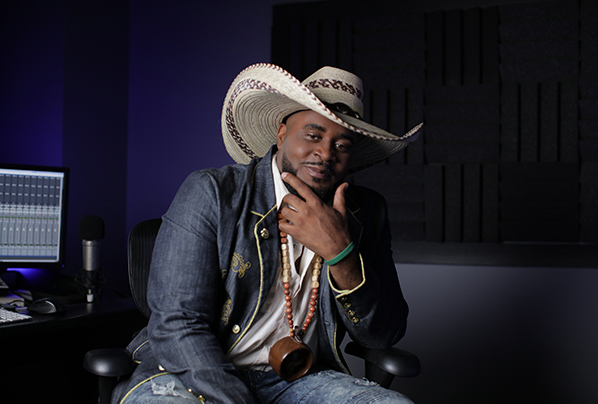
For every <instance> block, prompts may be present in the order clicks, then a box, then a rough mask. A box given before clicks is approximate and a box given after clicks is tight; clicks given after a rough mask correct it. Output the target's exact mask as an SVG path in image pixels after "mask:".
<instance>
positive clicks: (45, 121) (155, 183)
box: [0, 0, 292, 292]
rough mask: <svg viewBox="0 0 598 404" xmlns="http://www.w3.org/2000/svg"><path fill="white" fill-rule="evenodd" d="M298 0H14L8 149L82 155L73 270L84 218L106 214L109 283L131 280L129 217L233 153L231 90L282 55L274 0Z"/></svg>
mask: <svg viewBox="0 0 598 404" xmlns="http://www.w3.org/2000/svg"><path fill="white" fill-rule="evenodd" d="M291 1H292V0H289V1H275V0H262V1H259V2H246V1H242V0H230V1H226V2H220V3H216V2H214V3H211V2H204V1H187V0H176V1H169V2H166V1H158V0H149V1H141V0H130V1H122V0H103V1H80V0H57V1H52V2H47V1H28V2H22V1H19V0H9V1H4V2H2V4H1V5H0V30H1V31H0V32H1V36H0V58H1V61H0V139H1V143H0V161H2V162H8V163H21V164H38V165H58V166H61V165H64V166H68V167H70V168H71V191H70V197H69V219H68V220H69V223H68V234H67V237H68V245H67V266H66V270H65V272H66V274H67V275H74V274H76V273H77V272H78V271H79V270H80V269H81V242H80V240H79V239H78V238H77V227H78V223H79V220H80V219H81V217H83V216H84V215H87V214H96V215H99V216H101V217H102V218H103V219H104V222H105V223H106V238H105V239H104V240H103V241H102V243H101V265H102V268H103V269H104V272H105V273H106V277H107V278H108V283H109V285H108V286H109V287H112V288H115V289H117V290H120V291H122V292H127V291H128V286H127V278H126V238H127V234H128V232H129V230H130V229H131V228H132V227H133V225H134V224H136V223H138V222H139V221H142V220H144V219H148V218H153V217H159V216H160V215H162V214H163V213H164V211H165V210H166V209H167V208H168V206H169V204H170V201H171V200H172V197H173V196H174V194H175V192H176V190H177V189H178V187H179V185H180V184H181V182H182V181H183V180H184V178H185V177H186V176H187V175H188V174H189V173H190V172H191V171H193V170H197V169H201V168H207V167H218V166H222V165H224V164H228V163H231V162H232V160H231V159H230V157H228V155H227V154H226V151H225V149H224V146H223V144H222V140H221V131H220V111H221V107H222V101H223V99H224V96H225V94H226V90H227V89H228V86H229V85H230V83H231V82H232V80H233V79H234V77H235V75H236V74H237V73H238V72H240V71H241V70H242V69H243V68H245V67H246V66H248V65H250V64H252V63H256V62H267V61H269V60H270V31H271V25H272V21H271V20H272V5H273V4H274V3H275V2H276V3H284V2H291Z"/></svg>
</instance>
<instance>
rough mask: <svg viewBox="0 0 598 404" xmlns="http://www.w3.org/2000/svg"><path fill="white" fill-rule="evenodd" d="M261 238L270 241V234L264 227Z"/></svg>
mask: <svg viewBox="0 0 598 404" xmlns="http://www.w3.org/2000/svg"><path fill="white" fill-rule="evenodd" d="M260 236H262V238H263V239H264V240H268V239H269V238H270V232H269V231H268V229H266V228H265V227H264V228H263V229H262V230H260Z"/></svg>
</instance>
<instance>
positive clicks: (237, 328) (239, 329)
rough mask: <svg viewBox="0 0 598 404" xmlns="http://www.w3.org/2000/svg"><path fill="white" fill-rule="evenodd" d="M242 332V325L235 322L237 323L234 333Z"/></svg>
mask: <svg viewBox="0 0 598 404" xmlns="http://www.w3.org/2000/svg"><path fill="white" fill-rule="evenodd" d="M240 332H241V327H239V324H235V325H234V326H233V333H234V334H238V333H240Z"/></svg>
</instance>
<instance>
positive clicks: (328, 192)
mask: <svg viewBox="0 0 598 404" xmlns="http://www.w3.org/2000/svg"><path fill="white" fill-rule="evenodd" d="M282 172H287V173H291V174H293V175H294V176H295V177H296V176H297V169H296V168H295V167H293V165H292V164H291V162H290V161H289V159H288V158H287V156H286V154H283V155H282ZM315 181H316V182H317V179H315ZM284 185H286V187H287V189H288V190H289V192H290V193H291V194H293V195H295V196H298V197H299V198H301V199H303V197H302V196H301V195H299V192H297V190H296V189H295V188H293V187H292V186H291V185H290V184H289V183H287V182H285V183H284ZM337 185H338V184H335V186H334V187H332V188H328V189H318V188H313V187H311V186H309V185H308V186H309V188H310V189H311V190H312V191H313V193H315V194H316V195H318V196H319V197H320V199H321V200H322V201H324V202H326V203H330V202H331V201H332V198H333V197H334V192H335V190H336V188H337Z"/></svg>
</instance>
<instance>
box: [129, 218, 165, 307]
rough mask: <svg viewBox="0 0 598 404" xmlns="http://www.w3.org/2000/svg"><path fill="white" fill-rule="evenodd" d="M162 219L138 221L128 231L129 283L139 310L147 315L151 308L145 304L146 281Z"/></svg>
mask: <svg viewBox="0 0 598 404" xmlns="http://www.w3.org/2000/svg"><path fill="white" fill-rule="evenodd" d="M161 224H162V219H149V220H145V221H143V222H141V223H138V224H137V225H135V227H133V229H132V230H131V232H130V233H129V247H128V258H129V285H130V287H131V293H132V295H133V299H134V300H135V303H136V304H137V307H138V308H139V310H140V311H141V312H142V313H143V314H144V315H145V316H146V317H147V318H149V316H150V315H151V313H152V312H151V310H150V308H149V305H148V304H147V281H148V278H149V271H150V265H151V263H152V252H153V250H154V244H155V243H156V236H157V235H158V230H159V229H160V225H161Z"/></svg>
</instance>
